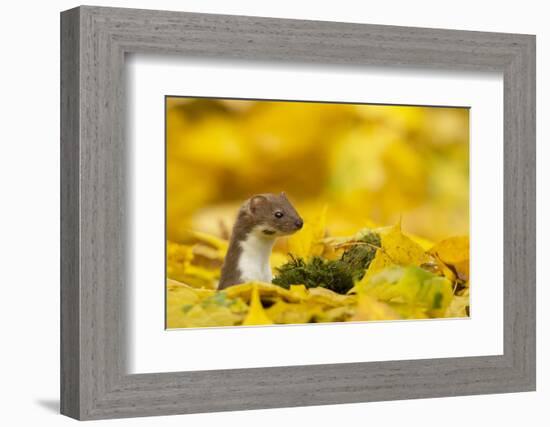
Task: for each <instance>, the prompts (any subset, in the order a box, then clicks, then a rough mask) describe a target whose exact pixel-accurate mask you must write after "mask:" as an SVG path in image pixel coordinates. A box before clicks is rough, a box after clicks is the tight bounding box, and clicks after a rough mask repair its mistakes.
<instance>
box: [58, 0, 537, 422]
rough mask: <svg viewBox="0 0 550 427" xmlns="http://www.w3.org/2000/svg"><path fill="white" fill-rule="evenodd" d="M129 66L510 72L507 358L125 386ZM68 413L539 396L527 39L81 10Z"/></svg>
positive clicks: (531, 78) (64, 253)
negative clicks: (200, 61) (244, 62)
mask: <svg viewBox="0 0 550 427" xmlns="http://www.w3.org/2000/svg"><path fill="white" fill-rule="evenodd" d="M129 53H148V54H174V55H183V56H186V55H188V56H192V57H204V58H227V59H231V58H233V59H261V60H268V61H269V60H270V61H288V62H293V63H297V64H300V63H315V64H337V65H342V66H349V67H357V66H363V65H379V66H391V67H396V68H397V69H399V67H418V68H429V69H445V70H451V71H452V70H472V71H476V70H481V71H496V72H501V73H503V79H504V112H503V114H504V129H503V131H504V133H503V135H504V168H505V169H504V230H503V236H504V265H503V271H504V290H503V292H504V306H503V324H504V337H503V342H504V351H503V354H502V355H497V356H479V357H451V358H440V359H423V360H406V361H383V362H364V363H335V364H324V365H308V366H285V367H266V368H250V369H231V370H213V371H191V372H171V373H152V374H150V373H148V374H128V373H127V370H126V363H127V354H126V351H125V349H126V342H127V329H128V326H127V324H126V322H125V319H126V317H125V316H126V308H125V298H126V297H127V295H126V291H127V289H126V288H127V278H128V274H129V271H128V269H129V265H128V262H127V256H126V255H127V249H128V248H127V245H128V226H127V224H126V214H127V205H126V203H125V197H126V185H127V178H128V175H127V166H128V165H127V158H126V146H125V120H124V118H125V111H124V99H125V84H124V81H125V80H124V61H125V55H126V54H129ZM61 166H62V167H61V413H62V414H64V415H67V416H70V417H73V418H76V419H79V420H89V419H105V418H120V417H137V416H153V415H168V414H185V413H198V412H217V411H231V410H249V409H260V408H277V407H295V406H307V405H327V404H341V403H353V402H367V401H382V400H397V399H413V398H428V397H441V396H460V395H474V394H487V393H506V392H520V391H531V390H535V387H536V378H535V373H536V356H535V350H536V344H535V337H536V333H535V332H536V331H535V328H536V325H535V318H536V313H535V302H536V294H535V280H536V277H535V259H536V258H535V257H536V237H535V231H536V229H535V36H532V35H523V34H504V33H486V32H474V31H456V30H443V29H426V28H409V27H395V26H381V25H365V24H350V23H336V22H316V21H303V20H288V19H272V18H258V17H244V16H226V15H212V14H197V13H184V12H166V11H152V10H134V9H119V8H106V7H90V6H81V7H78V8H75V9H71V10H68V11H65V12H62V14H61Z"/></svg>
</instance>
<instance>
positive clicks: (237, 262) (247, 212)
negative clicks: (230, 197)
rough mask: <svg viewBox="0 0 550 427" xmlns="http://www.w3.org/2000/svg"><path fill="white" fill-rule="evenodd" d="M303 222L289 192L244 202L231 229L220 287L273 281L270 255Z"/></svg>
mask: <svg viewBox="0 0 550 427" xmlns="http://www.w3.org/2000/svg"><path fill="white" fill-rule="evenodd" d="M303 225H304V221H303V220H302V218H301V217H300V215H299V214H298V212H296V209H294V206H292V204H291V203H290V201H289V200H288V198H287V197H286V195H285V193H281V194H270V193H266V194H258V195H256V196H252V197H251V198H250V199H248V200H247V201H246V202H244V204H243V205H242V206H241V208H240V209H239V212H238V214H237V220H236V221H235V225H234V226H233V230H232V232H231V238H230V240H229V248H228V250H227V254H226V256H225V259H224V262H223V266H222V271H221V277H220V283H219V284H218V289H225V288H227V287H229V286H233V285H236V284H238V283H244V282H251V281H261V282H267V283H271V280H272V278H273V276H272V274H271V267H270V265H269V257H270V255H271V249H272V248H273V244H274V243H275V239H276V238H277V237H280V236H288V235H290V234H293V233H295V232H296V231H298V230H300V229H301V228H302V226H303Z"/></svg>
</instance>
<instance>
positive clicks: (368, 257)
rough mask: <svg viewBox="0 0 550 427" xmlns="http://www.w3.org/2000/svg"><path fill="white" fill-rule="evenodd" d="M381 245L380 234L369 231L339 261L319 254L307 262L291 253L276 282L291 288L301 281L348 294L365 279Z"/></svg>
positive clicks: (310, 285) (279, 271)
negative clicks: (366, 272) (355, 284)
mask: <svg viewBox="0 0 550 427" xmlns="http://www.w3.org/2000/svg"><path fill="white" fill-rule="evenodd" d="M379 247H380V236H379V235H378V234H376V233H372V232H366V233H364V234H363V235H362V236H361V237H360V238H359V239H358V240H357V242H356V244H354V245H353V246H351V247H350V248H348V249H346V251H344V253H343V254H342V256H341V257H340V259H337V260H326V259H323V258H321V257H318V256H316V257H313V258H311V259H310V260H309V261H308V262H306V261H304V260H303V259H302V258H296V257H294V256H292V255H290V257H291V260H290V261H289V262H287V263H286V264H283V265H282V266H280V267H279V268H277V276H276V277H275V278H274V279H273V283H274V284H276V285H279V286H281V287H283V288H287V289H288V288H289V287H290V285H297V284H302V285H305V286H306V288H314V287H317V286H320V287H323V288H327V289H330V290H332V291H334V292H338V293H340V294H345V293H346V292H348V291H349V290H350V289H351V288H353V285H354V283H355V282H356V281H358V280H361V279H362V278H363V276H364V275H365V270H366V269H367V268H368V267H369V265H370V263H371V262H372V260H373V259H374V256H375V255H376V250H377V248H379Z"/></svg>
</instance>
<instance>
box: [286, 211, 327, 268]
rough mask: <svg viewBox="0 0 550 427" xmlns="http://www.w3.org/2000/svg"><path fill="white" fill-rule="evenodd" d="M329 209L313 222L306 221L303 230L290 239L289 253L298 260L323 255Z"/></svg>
mask: <svg viewBox="0 0 550 427" xmlns="http://www.w3.org/2000/svg"><path fill="white" fill-rule="evenodd" d="M326 215H327V207H326V206H324V207H323V209H321V213H320V214H319V215H318V216H317V218H315V219H314V220H313V221H305V222H304V226H303V228H302V229H301V230H300V231H298V232H297V233H295V234H293V235H292V236H290V237H289V238H288V251H289V252H290V253H291V254H292V255H294V256H295V257H297V258H303V259H305V260H307V259H309V258H310V257H312V256H315V255H321V254H322V253H323V249H324V244H323V242H322V239H323V238H324V237H325V228H326Z"/></svg>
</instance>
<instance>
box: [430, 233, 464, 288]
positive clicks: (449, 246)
mask: <svg viewBox="0 0 550 427" xmlns="http://www.w3.org/2000/svg"><path fill="white" fill-rule="evenodd" d="M430 253H431V254H433V255H435V256H436V257H437V258H439V260H441V261H442V262H443V263H444V264H446V265H447V266H451V267H453V268H454V270H455V271H456V273H457V274H458V277H459V278H460V279H461V280H464V281H468V280H469V276H470V238H469V237H468V236H458V237H450V238H448V239H445V240H442V241H441V242H439V243H438V244H437V245H435V246H434V247H433V248H432V249H430Z"/></svg>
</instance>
